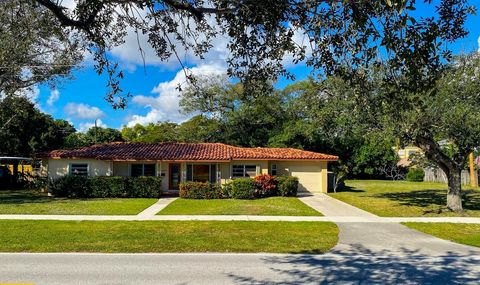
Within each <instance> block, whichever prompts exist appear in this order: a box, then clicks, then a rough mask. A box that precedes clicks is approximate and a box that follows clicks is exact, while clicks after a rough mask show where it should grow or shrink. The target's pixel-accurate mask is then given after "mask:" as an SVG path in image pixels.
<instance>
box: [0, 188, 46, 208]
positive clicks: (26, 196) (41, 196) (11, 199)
mask: <svg viewBox="0 0 480 285" xmlns="http://www.w3.org/2000/svg"><path fill="white" fill-rule="evenodd" d="M52 201H54V198H53V197H48V196H47V194H46V193H40V192H34V191H28V190H2V191H0V205H1V204H17V205H19V204H32V203H35V204H39V203H49V202H52Z"/></svg>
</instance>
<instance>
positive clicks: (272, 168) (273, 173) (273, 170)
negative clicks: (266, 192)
mask: <svg viewBox="0 0 480 285" xmlns="http://www.w3.org/2000/svg"><path fill="white" fill-rule="evenodd" d="M270 167H271V170H270V174H271V175H273V176H276V175H277V165H276V164H272V165H271V166H270Z"/></svg>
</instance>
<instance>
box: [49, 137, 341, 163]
mask: <svg viewBox="0 0 480 285" xmlns="http://www.w3.org/2000/svg"><path fill="white" fill-rule="evenodd" d="M41 156H43V157H45V158H94V159H100V160H180V161H228V160H232V159H233V160H235V159H238V160H242V159H243V160H246V159H265V160H328V161H335V160H338V157H337V156H335V155H329V154H323V153H318V152H311V151H305V150H300V149H294V148H260V147H259V148H246V147H236V146H231V145H227V144H222V143H126V142H114V143H109V144H98V145H93V146H90V147H81V148H75V149H65V150H53V151H50V152H48V153H45V154H43V155H41Z"/></svg>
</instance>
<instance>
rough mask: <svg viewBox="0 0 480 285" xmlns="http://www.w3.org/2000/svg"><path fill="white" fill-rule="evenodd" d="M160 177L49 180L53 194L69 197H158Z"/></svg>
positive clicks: (83, 177) (97, 177) (79, 177)
mask: <svg viewBox="0 0 480 285" xmlns="http://www.w3.org/2000/svg"><path fill="white" fill-rule="evenodd" d="M161 185H162V179H161V177H155V176H148V177H146V176H144V177H121V176H95V177H85V176H70V175H67V176H63V177H61V178H58V179H56V180H51V181H50V182H49V187H48V189H49V191H50V193H52V194H53V195H54V196H58V197H70V198H158V197H160V196H161V194H162V189H161Z"/></svg>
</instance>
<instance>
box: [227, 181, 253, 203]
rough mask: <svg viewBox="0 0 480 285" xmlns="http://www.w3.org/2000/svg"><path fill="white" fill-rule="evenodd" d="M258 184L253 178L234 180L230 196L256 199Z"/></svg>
mask: <svg viewBox="0 0 480 285" xmlns="http://www.w3.org/2000/svg"><path fill="white" fill-rule="evenodd" d="M256 192H257V186H256V185H255V181H254V180H253V179H252V178H237V179H234V180H233V181H232V188H231V190H230V197H231V198H233V199H255V198H256Z"/></svg>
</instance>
